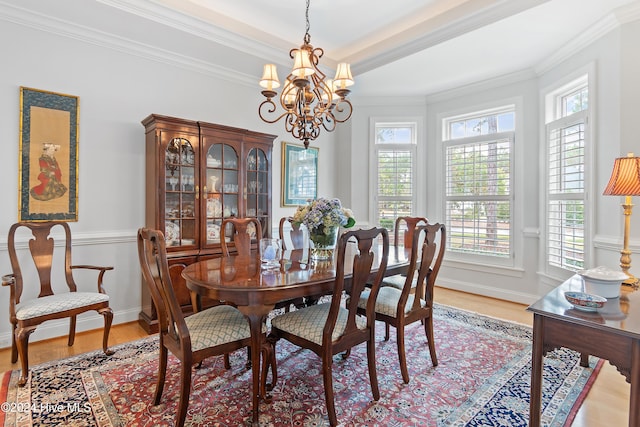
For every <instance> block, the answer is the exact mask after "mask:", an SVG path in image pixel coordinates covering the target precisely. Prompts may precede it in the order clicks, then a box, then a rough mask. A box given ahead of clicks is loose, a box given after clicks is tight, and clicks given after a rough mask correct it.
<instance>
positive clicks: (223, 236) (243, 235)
mask: <svg viewBox="0 0 640 427" xmlns="http://www.w3.org/2000/svg"><path fill="white" fill-rule="evenodd" d="M227 237H229V240H230V241H229V242H228V241H227ZM262 237H263V236H262V225H261V224H260V221H258V219H257V218H253V217H248V218H235V217H229V218H225V219H223V220H222V224H221V225H220V246H221V247H222V255H223V256H229V254H230V249H229V243H231V242H233V246H234V247H235V250H236V253H237V254H239V255H244V256H248V255H249V254H250V253H251V242H252V241H256V242H258V241H260V239H261V238H262Z"/></svg>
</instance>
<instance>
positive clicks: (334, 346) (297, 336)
mask: <svg viewBox="0 0 640 427" xmlns="http://www.w3.org/2000/svg"><path fill="white" fill-rule="evenodd" d="M350 239H351V240H352V241H354V243H355V245H352V242H349V246H350V247H351V248H349V253H351V250H352V249H355V248H357V249H358V250H359V251H358V252H357V253H356V251H353V255H347V242H348V241H349V240H350ZM379 240H382V253H379V252H378V253H376V252H375V251H376V249H377V248H378V241H379ZM337 250H338V253H337V255H336V280H335V285H334V291H333V294H332V298H331V302H328V303H322V304H317V305H313V306H310V307H305V308H301V309H299V310H296V311H291V312H289V313H285V314H282V315H280V316H275V317H274V318H273V319H272V321H271V326H272V328H271V333H270V335H269V338H270V341H271V342H273V343H274V344H273V345H274V346H275V345H276V344H275V342H276V341H277V340H278V339H281V338H284V339H286V340H287V341H290V342H292V343H293V344H295V345H297V346H299V347H303V348H308V349H310V350H311V351H313V352H314V353H316V354H317V355H318V356H319V357H320V359H321V360H322V378H323V382H324V393H325V400H326V404H327V412H328V415H329V422H330V424H331V425H332V426H335V425H336V424H337V417H336V411H335V403H334V396H333V377H332V364H333V355H335V354H338V353H342V352H345V351H348V350H349V349H351V348H352V347H354V346H356V345H358V344H362V343H367V359H368V366H369V381H370V383H371V391H372V393H373V398H374V400H378V399H379V398H380V391H379V389H378V379H377V375H376V365H375V342H374V337H375V313H374V311H373V308H374V303H375V296H376V295H377V293H378V290H379V289H380V282H381V281H382V277H383V276H384V272H385V270H386V266H387V260H388V256H389V236H388V234H387V230H385V229H384V228H372V229H370V230H355V231H349V232H346V233H344V234H343V235H342V236H341V237H340V240H339V242H338V248H337ZM347 256H349V258H351V257H353V258H352V259H350V260H349V261H347ZM376 256H379V257H380V266H379V268H378V272H377V274H376V275H375V279H374V281H373V283H372V285H371V289H370V290H368V292H369V293H370V295H372V297H373V300H372V301H371V304H370V306H369V307H367V308H368V311H367V312H366V313H365V316H359V315H358V314H357V310H358V302H359V300H360V295H361V293H362V292H363V290H364V289H365V288H366V285H367V281H368V279H369V278H370V276H371V273H372V268H373V262H374V259H375V257H376ZM345 265H353V270H352V271H353V274H352V278H351V279H349V280H348V281H345ZM347 273H348V272H347ZM345 282H347V284H350V288H349V289H345ZM345 290H347V291H348V292H349V294H350V296H351V298H349V299H348V301H349V302H348V303H347V306H346V307H343V305H342V303H341V300H342V297H343V291H345Z"/></svg>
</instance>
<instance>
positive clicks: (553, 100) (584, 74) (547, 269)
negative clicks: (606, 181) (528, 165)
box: [539, 64, 596, 280]
mask: <svg viewBox="0 0 640 427" xmlns="http://www.w3.org/2000/svg"><path fill="white" fill-rule="evenodd" d="M584 87H586V88H587V91H588V103H587V108H585V109H582V110H580V111H577V112H575V113H571V114H568V115H564V116H563V115H562V114H563V111H564V106H563V103H562V99H563V98H564V97H566V96H567V95H569V94H571V93H575V92H576V91H578V90H581V89H582V88H584ZM595 93H596V87H595V68H594V65H593V64H590V65H589V66H587V67H585V68H584V69H581V70H578V71H577V72H575V73H573V74H572V75H570V76H568V77H567V78H566V79H564V80H563V81H558V82H556V83H555V84H553V85H550V86H548V87H547V88H545V89H543V90H542V91H541V94H540V96H541V98H542V100H543V102H541V105H543V106H544V111H543V112H542V115H541V117H544V123H542V124H541V125H542V131H541V139H542V143H541V153H542V154H541V163H542V164H543V165H544V167H543V169H542V170H543V171H544V173H543V176H542V177H541V188H542V191H541V197H542V201H541V203H540V205H541V206H540V218H541V230H542V232H541V242H540V243H541V244H540V257H539V259H540V270H541V271H542V272H543V274H544V275H546V276H548V277H550V278H552V279H554V280H559V279H563V278H566V276H567V273H570V274H573V273H574V272H575V271H577V270H580V268H575V269H569V268H564V267H560V266H557V265H554V264H551V263H550V260H549V257H550V248H549V241H550V235H549V230H550V226H551V221H550V219H549V216H550V210H549V203H550V202H551V201H552V200H555V201H558V200H567V201H569V200H581V201H582V202H583V268H584V266H588V265H592V263H593V248H592V246H593V235H594V233H593V223H594V219H595V218H594V208H595V205H594V201H593V198H592V197H590V195H591V194H595V193H594V192H593V186H594V176H593V170H594V169H593V151H594V145H595V143H594V140H593V128H592V123H593V121H594V120H593V115H594V112H595V107H594V106H595V105H596V97H595ZM579 123H582V124H583V126H584V135H583V156H584V162H583V171H582V173H583V180H582V181H583V192H582V196H581V197H578V196H579V193H578V194H576V193H567V195H566V196H565V197H564V198H562V197H559V196H558V195H557V194H554V195H553V196H552V195H551V194H550V185H549V182H550V176H549V174H550V170H549V159H550V155H551V153H550V136H551V133H552V131H553V130H556V129H561V128H566V127H568V126H571V125H577V124H579Z"/></svg>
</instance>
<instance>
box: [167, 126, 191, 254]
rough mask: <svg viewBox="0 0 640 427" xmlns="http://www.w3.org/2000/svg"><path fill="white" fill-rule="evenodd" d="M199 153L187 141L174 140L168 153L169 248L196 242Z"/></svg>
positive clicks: (169, 145) (170, 143)
mask: <svg viewBox="0 0 640 427" xmlns="http://www.w3.org/2000/svg"><path fill="white" fill-rule="evenodd" d="M195 161H196V157H195V151H194V148H193V146H192V144H191V142H190V141H189V140H188V139H186V138H172V139H171V140H170V141H169V144H167V148H166V151H165V190H166V191H165V194H166V197H165V207H164V215H165V217H164V224H165V234H164V235H165V240H166V245H167V247H171V246H188V245H194V244H195V243H196V233H197V230H196V209H197V205H196V186H197V184H196V176H195V173H196V169H195Z"/></svg>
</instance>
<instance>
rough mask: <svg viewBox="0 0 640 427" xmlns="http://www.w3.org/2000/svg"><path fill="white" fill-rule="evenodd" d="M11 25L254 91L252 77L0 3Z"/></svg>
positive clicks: (0, 12)
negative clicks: (191, 72)
mask: <svg viewBox="0 0 640 427" xmlns="http://www.w3.org/2000/svg"><path fill="white" fill-rule="evenodd" d="M1 20H4V21H7V22H11V23H14V24H16V25H21V26H25V27H29V28H33V29H36V30H39V31H43V32H46V33H50V34H55V35H59V36H62V37H67V38H70V39H74V40H78V41H81V42H85V43H89V44H93V45H96V46H100V47H105V48H108V49H112V50H115V51H119V52H122V53H126V54H129V55H133V56H135V57H138V58H144V59H148V60H152V61H156V62H160V63H163V64H167V65H171V66H178V67H182V68H184V69H188V70H191V71H195V72H198V73H201V74H205V75H209V76H212V77H216V78H220V79H223V80H226V81H230V82H233V83H238V84H241V85H243V86H249V87H254V86H255V85H256V82H255V76H253V75H249V74H245V73H241V72H238V71H235V70H232V69H230V68H226V67H223V66H220V65H218V64H215V63H213V62H210V61H204V60H201V59H198V58H193V57H190V56H186V55H182V54H180V53H178V52H174V51H169V50H166V49H162V48H160V47H157V46H152V45H149V44H145V43H140V42H137V41H135V40H132V39H130V38H124V37H120V36H117V35H115V34H112V33H107V32H104V31H101V30H97V29H95V28H90V27H87V26H83V25H80V24H77V23H75V22H70V21H66V20H63V19H59V18H56V17H52V16H47V15H43V14H41V13H38V12H35V11H32V10H27V9H24V8H20V7H16V6H13V5H9V4H7V3H3V2H1V1H0V21H1Z"/></svg>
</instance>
